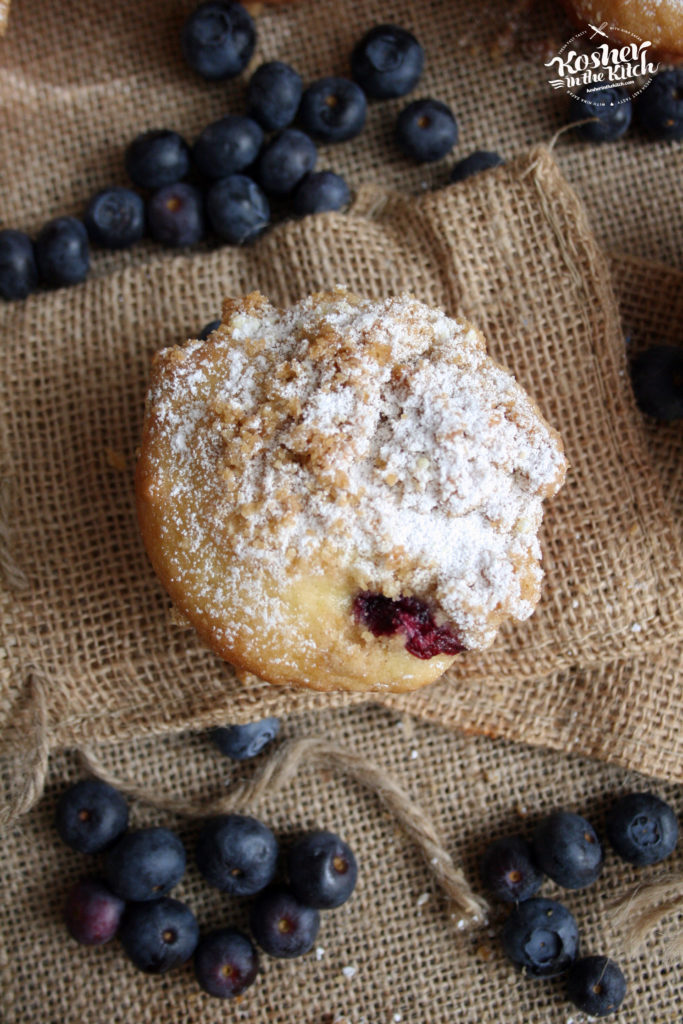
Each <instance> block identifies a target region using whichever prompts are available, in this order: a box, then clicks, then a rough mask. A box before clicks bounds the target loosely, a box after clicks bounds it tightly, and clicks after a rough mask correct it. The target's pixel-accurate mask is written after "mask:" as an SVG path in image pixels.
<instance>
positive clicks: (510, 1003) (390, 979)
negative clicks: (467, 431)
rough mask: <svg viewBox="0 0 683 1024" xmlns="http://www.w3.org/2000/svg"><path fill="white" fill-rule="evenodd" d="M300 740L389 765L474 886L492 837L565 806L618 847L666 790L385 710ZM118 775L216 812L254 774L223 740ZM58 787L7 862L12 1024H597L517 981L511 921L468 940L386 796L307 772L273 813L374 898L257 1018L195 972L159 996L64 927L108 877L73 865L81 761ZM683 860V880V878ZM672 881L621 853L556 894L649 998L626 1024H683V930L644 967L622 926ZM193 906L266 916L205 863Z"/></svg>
mask: <svg viewBox="0 0 683 1024" xmlns="http://www.w3.org/2000/svg"><path fill="white" fill-rule="evenodd" d="M286 730H287V731H288V732H289V733H293V734H300V733H311V732H312V733H324V734H326V735H333V736H335V737H337V738H338V740H339V742H340V743H341V744H343V745H349V746H353V747H355V748H357V749H359V750H361V751H365V752H366V754H368V755H370V756H372V757H373V758H375V759H376V760H377V761H379V762H380V763H381V764H383V765H385V766H386V768H387V769H388V770H389V771H390V772H391V773H392V774H393V775H394V776H395V777H396V778H397V779H398V780H400V781H401V782H402V784H403V785H405V786H406V787H407V788H408V789H410V790H411V791H412V792H413V793H414V794H415V796H416V797H417V798H418V799H419V800H421V801H422V802H423V803H424V804H425V806H426V807H428V808H429V809H430V812H431V813H433V814H434V816H435V818H436V821H437V823H438V825H439V827H440V829H441V831H442V834H443V835H444V837H445V840H446V844H447V846H448V848H449V849H450V850H451V851H452V852H453V853H454V855H455V856H456V857H457V858H458V859H459V860H460V861H461V862H462V863H463V865H464V868H465V871H466V874H467V876H468V877H469V878H470V880H471V881H472V882H473V884H476V881H477V863H478V859H479V857H480V855H481V852H482V850H483V848H484V846H485V845H486V843H487V842H488V841H489V839H490V838H491V837H492V836H494V835H498V834H505V833H507V832H513V831H514V832H517V831H521V832H523V833H524V834H526V835H529V834H530V831H531V829H532V827H533V824H534V822H535V821H536V820H537V819H538V817H539V816H540V815H542V814H543V813H544V812H545V811H547V810H549V809H551V808H554V807H557V806H567V807H570V808H572V809H575V810H577V811H580V812H583V813H585V814H586V815H587V816H588V817H589V818H590V819H591V820H593V821H594V822H595V824H596V827H597V828H598V829H599V830H600V831H601V832H602V821H603V813H604V810H605V808H606V806H607V805H608V803H609V801H610V799H611V798H612V797H613V796H614V795H616V794H618V793H622V792H625V791H628V790H629V789H632V788H641V787H643V786H651V785H652V784H651V783H650V782H648V781H647V780H645V779H643V778H642V777H641V776H638V775H636V774H635V773H632V772H628V773H627V772H624V771H623V770H621V769H618V768H616V767H615V766H608V765H603V764H599V763H598V762H594V761H588V760H586V759H583V758H579V757H576V756H574V755H563V757H562V759H561V761H560V760H559V759H556V760H553V759H551V758H549V755H548V754H547V753H545V752H543V751H540V750H538V749H534V748H532V747H528V746H521V745H515V744H511V743H509V742H507V741H501V740H497V741H491V740H489V739H486V738H485V737H465V736H463V735H462V734H460V733H452V732H447V731H446V730H444V729H441V728H437V727H435V726H431V725H428V724H426V723H425V724H423V723H419V722H411V720H410V719H407V720H402V719H399V718H398V716H396V715H395V714H393V713H392V712H388V711H385V710H382V709H379V708H376V707H370V706H365V707H363V708H355V709H345V710H337V711H328V712H320V713H315V714H310V713H306V714H303V715H301V716H297V718H296V719H290V720H289V721H288V722H287V723H286ZM104 759H105V761H106V763H107V765H108V766H109V767H110V768H112V769H114V770H116V771H119V772H123V773H124V774H127V775H132V774H134V775H135V777H136V779H137V781H139V783H141V784H143V785H146V786H149V787H153V788H155V789H161V790H167V791H173V792H176V793H179V794H183V795H184V796H186V797H187V798H192V797H193V796H197V797H198V798H199V797H204V796H206V795H207V793H210V792H212V791H213V790H215V789H220V788H221V787H222V786H223V785H224V783H225V782H232V781H233V780H235V779H237V778H241V777H244V776H247V775H249V774H250V773H251V772H252V770H253V766H247V767H245V768H244V769H243V770H242V771H239V770H235V769H234V768H233V769H231V768H230V767H229V763H228V762H226V760H225V759H224V758H222V757H221V756H220V755H219V754H218V753H217V752H216V750H215V748H214V747H213V746H212V745H211V744H210V743H209V742H208V740H207V739H206V737H205V736H203V735H194V736H192V735H188V734H185V735H183V736H176V737H166V738H156V737H155V738H153V739H147V740H136V741H132V742H129V743H125V744H119V745H117V746H113V747H111V748H109V749H108V750H107V751H106V752H105V753H104ZM53 772H54V774H53V777H52V781H51V783H50V785H49V787H48V791H47V794H46V798H45V799H44V800H43V801H42V802H41V804H40V805H39V806H38V807H37V808H36V810H35V811H34V812H32V813H31V814H30V815H28V816H27V817H26V818H25V819H24V820H23V824H22V827H21V829H18V830H17V831H16V833H15V834H14V835H12V836H9V837H7V838H6V839H5V840H4V842H3V858H4V865H5V868H4V885H3V891H4V896H5V909H4V911H3V928H2V931H1V932H0V936H1V938H0V951H1V952H0V1017H1V1018H2V1020H3V1024H34V1022H40V1024H159V1022H161V1024H180V1022H182V1024H200V1022H201V1024H218V1022H219V1021H244V1022H250V1024H266V1022H268V1024H290V1022H293V1021H296V1022H297V1024H299V1022H300V1024H333V1022H334V1024H394V1022H398V1021H399V1019H400V1021H401V1022H402V1024H495V1022H504V1024H569V1022H570V1021H572V1022H573V1024H586V1018H585V1017H583V1016H582V1015H581V1014H579V1013H578V1012H577V1011H576V1010H574V1009H573V1008H572V1007H571V1005H570V1004H568V1003H567V1002H566V1001H565V1000H564V998H563V982H562V981H561V979H556V980H554V981H552V982H550V981H547V982H543V981H533V980H530V979H524V978H522V977H521V976H520V975H519V974H518V973H517V972H516V971H515V970H514V969H513V968H512V967H511V966H510V965H509V964H508V963H506V961H505V959H504V957H503V956H502V954H501V950H500V945H499V937H498V929H499V919H498V918H496V920H495V921H493V922H492V924H491V927H490V929H483V930H479V931H477V932H459V931H458V930H457V928H454V927H453V926H452V925H451V924H449V922H448V920H447V918H446V915H445V912H444V905H443V901H442V899H441V896H440V893H439V892H438V890H436V889H435V888H434V887H433V885H432V883H431V881H430V877H429V873H428V871H427V868H426V867H425V864H424V862H423V860H422V858H421V857H420V856H419V855H417V854H416V852H415V850H414V849H413V848H412V847H411V846H410V844H408V843H406V841H405V839H404V837H403V836H402V834H401V833H400V832H399V831H398V830H397V829H396V826H395V822H394V820H393V819H392V818H391V817H390V816H389V815H387V814H386V813H385V812H383V811H382V810H381V809H380V806H379V804H378V802H377V800H376V799H375V798H374V797H373V796H372V795H370V794H368V793H367V792H366V791H364V790H362V789H360V788H359V787H358V786H357V785H355V784H353V783H349V782H348V781H345V780H344V779H343V778H339V777H338V776H336V775H333V774H331V773H327V774H320V773H314V772H311V771H309V770H304V771H302V773H301V774H300V776H298V777H297V779H296V782H295V784H294V785H293V787H292V788H291V790H290V791H289V792H285V793H281V794H278V795H277V797H274V798H273V799H270V800H268V801H267V802H266V803H265V804H263V805H261V806H259V808H258V813H259V814H260V816H261V817H262V818H263V820H264V821H267V822H268V823H269V824H270V825H271V826H272V827H273V828H274V829H275V831H276V832H277V834H278V835H279V836H280V837H281V839H282V841H283V843H284V845H285V846H286V845H287V843H289V842H291V840H292V838H293V836H294V835H295V834H296V833H297V832H298V831H299V830H301V829H307V828H312V827H328V828H332V829H336V830H338V831H340V832H343V834H344V835H345V836H346V837H347V838H348V841H349V842H350V843H351V844H352V845H353V847H354V849H355V850H356V851H357V852H358V854H359V859H360V875H359V883H358V887H357V890H356V892H355V894H354V896H353V898H352V899H351V901H350V902H349V903H348V904H346V906H344V907H342V908H340V909H339V910H337V911H331V912H329V913H327V914H325V915H324V919H323V923H322V927H321V931H320V934H319V937H318V941H317V942H316V950H315V951H313V952H312V953H311V954H309V955H308V956H306V957H303V958H302V959H300V960H297V961H290V962H285V961H277V960H272V959H269V958H267V957H264V958H263V972H262V975H261V977H260V978H259V979H257V982H256V984H255V985H254V986H253V988H251V989H250V990H249V991H248V992H247V993H245V995H244V997H243V998H242V999H241V1001H240V1002H239V1004H238V1005H229V1006H223V1005H221V1004H220V1003H219V1002H218V1000H213V999H211V998H210V997H208V996H205V995H203V994H202V993H201V992H200V990H199V989H198V988H197V986H196V983H195V981H194V978H193V976H192V971H191V968H184V969H182V970H179V971H174V972H172V973H170V974H168V975H166V976H165V977H164V978H150V977H148V976H144V975H141V974H139V973H138V972H137V971H136V970H135V969H134V968H133V967H132V966H131V965H130V964H129V963H128V962H127V961H126V960H125V958H124V956H123V953H122V951H121V949H120V947H119V946H118V944H117V943H113V944H112V945H111V947H103V948H101V949H95V950H93V949H90V950H88V949H83V948H81V947H78V946H77V945H76V943H74V942H72V941H70V940H68V939H67V938H66V937H65V934H64V930H63V925H62V924H61V921H60V919H59V918H60V911H61V904H62V900H63V897H64V893H65V891H66V889H67V887H68V886H69V885H70V884H71V882H72V881H75V880H76V879H77V878H78V877H79V876H80V875H82V874H83V873H84V872H86V871H88V870H90V867H89V861H88V859H87V858H86V857H85V856H82V855H79V854H76V853H74V852H73V851H71V850H68V849H66V848H65V847H64V846H62V845H61V843H60V842H59V840H58V839H57V838H56V834H55V832H54V829H53V826H52V815H53V813H54V806H55V801H56V797H57V795H58V793H59V791H60V790H61V789H62V788H63V787H64V786H65V784H66V783H67V780H71V779H75V778H78V777H79V772H78V769H77V767H76V765H75V760H74V758H73V757H72V756H71V755H62V754H60V755H57V756H55V758H54V764H53ZM656 790H657V792H659V793H660V794H661V795H662V796H663V797H665V798H667V799H670V800H671V801H672V802H673V803H674V805H675V806H677V809H678V811H679V814H680V813H681V811H683V806H682V804H681V799H680V795H681V790H680V787H678V786H675V785H672V784H658V785H657V786H656ZM133 823H134V824H135V825H136V826H140V825H147V824H164V825H166V826H168V827H173V828H177V829H178V830H179V832H180V835H181V836H182V838H183V840H184V841H185V842H186V844H187V846H188V851H190V853H191V850H192V844H193V841H194V838H195V836H196V834H197V830H198V825H197V824H192V825H189V824H188V823H187V822H186V821H184V820H181V819H179V818H175V817H173V816H172V815H170V814H159V813H156V812H151V811H149V810H147V809H145V808H144V807H142V806H141V805H140V804H135V805H134V808H133ZM682 853H683V851H680V850H679V853H678V854H677V859H675V860H674V861H673V862H672V867H674V868H675V867H678V868H679V869H680V868H681V867H683V856H682ZM190 860H191V856H190ZM655 873H657V869H656V868H653V869H649V870H642V869H641V870H640V871H637V870H636V869H631V868H627V867H625V866H624V865H623V864H620V863H619V862H618V860H617V858H616V857H615V856H614V855H613V854H612V853H608V854H607V861H606V866H605V870H604V872H603V875H602V876H601V878H600V880H599V882H598V883H597V884H596V885H595V886H593V887H591V888H589V889H585V890H581V891H575V892H566V891H561V890H559V889H558V888H557V887H555V886H553V885H551V884H546V885H545V886H544V889H543V892H544V894H545V893H547V894H548V895H549V896H554V897H557V898H560V899H562V900H563V901H564V902H565V903H566V905H567V906H568V907H569V908H570V909H571V910H572V912H573V913H574V914H575V915H576V918H577V921H578V922H579V925H580V929H581V935H582V948H583V950H584V951H585V952H586V953H587V954H588V953H608V954H609V955H611V956H613V957H616V958H617V959H618V960H619V962H620V963H621V965H622V967H623V969H624V972H625V974H626V976H627V978H628V984H629V994H628V998H627V1001H626V1002H625V1003H624V1006H623V1008H622V1010H621V1011H620V1012H619V1014H618V1015H617V1016H616V1017H615V1018H614V1020H615V1021H616V1022H618V1024H675V1022H677V1021H679V1020H680V1019H681V1017H682V1015H683V985H682V984H681V977H680V968H679V967H677V966H676V965H671V964H668V963H667V962H666V961H665V960H663V958H662V950H663V948H664V946H665V944H666V942H667V941H668V940H669V939H670V938H672V937H673V936H674V935H675V934H676V932H677V930H678V929H679V928H680V922H678V921H677V920H676V918H675V917H674V918H673V919H671V920H668V921H667V922H666V923H665V926H664V927H663V929H662V931H661V932H660V933H659V934H658V935H657V937H656V938H655V937H653V938H652V939H651V941H649V942H648V943H647V945H646V947H645V949H644V950H643V953H642V955H641V956H638V957H625V956H624V955H623V953H622V951H621V941H622V938H623V934H622V932H620V931H618V930H616V929H615V928H614V926H613V925H612V923H611V919H610V916H609V906H610V904H611V902H612V900H613V899H615V898H617V897H619V896H621V895H622V894H623V893H624V892H626V891H628V888H629V887H630V886H631V885H632V884H633V883H634V882H635V881H636V880H643V879H649V878H651V877H652V876H653V875H654V874H655ZM177 893H178V895H179V897H180V898H181V899H185V900H187V902H188V903H189V904H190V905H191V906H192V908H193V910H194V911H195V913H196V914H197V917H198V919H199V921H200V924H201V926H202V927H203V928H210V927H218V926H222V925H225V924H228V923H231V924H234V925H237V926H239V927H244V926H245V925H246V921H247V913H248V909H247V908H248V901H243V900H229V899H228V898H227V897H225V896H222V895H221V894H220V893H218V892H217V891H215V890H212V889H210V887H209V886H208V885H206V883H204V882H203V881H202V880H201V879H200V877H199V874H198V872H197V870H196V868H195V867H194V865H193V864H192V863H190V866H189V868H188V872H187V875H186V877H185V879H184V880H183V882H182V884H181V886H180V887H179V888H178V889H177ZM344 968H347V971H346V974H344V973H343V970H344ZM347 975H350V976H347Z"/></svg>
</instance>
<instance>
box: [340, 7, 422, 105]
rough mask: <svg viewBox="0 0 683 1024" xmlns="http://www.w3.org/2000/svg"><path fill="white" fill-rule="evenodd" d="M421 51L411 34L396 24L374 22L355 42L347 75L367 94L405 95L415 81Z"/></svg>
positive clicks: (419, 64)
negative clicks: (374, 24)
mask: <svg viewBox="0 0 683 1024" xmlns="http://www.w3.org/2000/svg"><path fill="white" fill-rule="evenodd" d="M423 67H424V50H423V49H422V47H421V46H420V44H419V43H418V41H417V39H416V38H415V36H414V35H413V34H412V33H411V32H408V31H407V30H406V29H404V28H399V26H398V25H376V26H375V27H374V28H371V29H370V31H369V32H366V33H365V35H364V36H363V38H362V39H361V40H360V41H359V42H358V43H356V45H355V46H354V48H353V52H352V54H351V74H352V75H353V77H354V79H355V81H356V82H358V84H359V85H360V87H361V88H362V89H363V91H364V92H365V93H367V95H368V96H373V97H374V98H375V99H389V98H391V97H393V96H406V95H407V94H408V93H409V92H410V91H411V89H414V88H415V86H416V85H417V83H418V80H419V78H420V75H421V74H422V68H423Z"/></svg>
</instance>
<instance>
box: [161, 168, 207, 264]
mask: <svg viewBox="0 0 683 1024" xmlns="http://www.w3.org/2000/svg"><path fill="white" fill-rule="evenodd" d="M147 223H148V227H149V234H150V237H151V238H153V239H154V241H155V242H161V243H162V244H163V245H168V246H172V247H174V248H180V247H183V246H186V245H194V244H195V243H196V242H198V241H199V240H200V239H201V238H203V236H204V200H203V197H202V194H201V192H200V191H199V189H198V188H195V186H194V185H187V184H185V182H182V181H179V182H178V183H177V184H176V185H166V186H164V188H160V189H159V190H158V192H154V193H153V195H151V196H150V198H149V199H148V200H147Z"/></svg>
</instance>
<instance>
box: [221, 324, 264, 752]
mask: <svg viewBox="0 0 683 1024" xmlns="http://www.w3.org/2000/svg"><path fill="white" fill-rule="evenodd" d="M219 323H220V321H219ZM279 731H280V719H279V718H262V719H261V720H260V721H259V722H249V723H248V724H247V725H226V726H223V727H221V728H219V729H214V730H213V732H212V733H211V739H212V740H213V742H214V743H215V744H216V746H217V747H218V749H219V750H220V752H221V754H225V755H226V757H231V758H232V759H233V761H247V760H248V759H249V758H250V757H256V755H257V754H260V753H261V751H262V750H263V748H264V747H265V746H267V745H268V744H269V743H270V742H271V740H274V739H275V737H276V736H277V734H278V733H279Z"/></svg>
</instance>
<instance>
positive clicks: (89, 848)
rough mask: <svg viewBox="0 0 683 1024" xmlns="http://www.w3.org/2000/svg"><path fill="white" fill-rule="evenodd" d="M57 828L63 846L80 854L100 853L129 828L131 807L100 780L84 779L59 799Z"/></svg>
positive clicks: (114, 790)
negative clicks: (64, 844) (129, 808)
mask: <svg viewBox="0 0 683 1024" xmlns="http://www.w3.org/2000/svg"><path fill="white" fill-rule="evenodd" d="M55 824H56V826H57V831H58V833H59V838H60V839H61V840H62V842H64V843H66V845H67V846H70V847H71V848H72V850H78V852H79V853H99V852H100V850H105V849H106V848H107V847H108V846H111V845H112V844H113V843H115V842H116V840H117V839H118V838H119V836H121V835H122V834H123V833H124V832H125V831H126V828H127V827H128V804H127V803H126V800H125V798H124V797H123V796H122V795H121V793H119V791H118V790H117V789H114V787H113V786H110V785H109V784H108V783H106V782H100V780H99V779H83V780H82V781H81V782H77V783H76V784H75V785H74V786H70V787H69V789H67V790H65V792H64V793H62V795H61V796H60V798H59V803H58V804H57V812H56V815H55Z"/></svg>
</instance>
